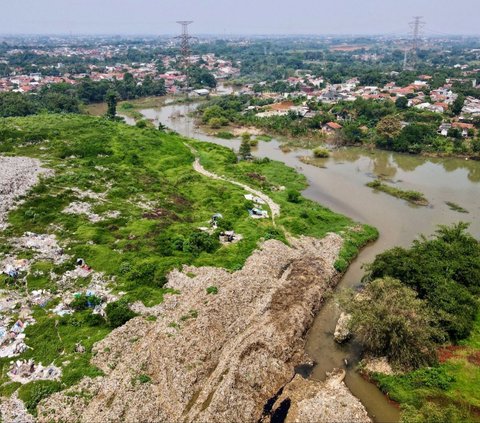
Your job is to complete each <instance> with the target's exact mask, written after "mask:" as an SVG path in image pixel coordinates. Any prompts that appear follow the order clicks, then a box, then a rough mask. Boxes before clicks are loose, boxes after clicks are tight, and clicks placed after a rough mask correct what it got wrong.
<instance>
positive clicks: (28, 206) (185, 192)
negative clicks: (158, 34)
mask: <svg viewBox="0 0 480 423" xmlns="http://www.w3.org/2000/svg"><path fill="white" fill-rule="evenodd" d="M142 105H143V106H145V105H144V104H142ZM136 107H138V105H135V106H134V108H133V110H135V108H136ZM126 109H128V110H131V109H132V108H130V107H129V106H128V105H127V106H126ZM185 141H186V140H185V139H184V138H182V137H179V136H177V135H173V134H166V133H164V132H161V131H157V130H155V129H152V128H148V127H147V128H135V127H130V126H127V125H125V124H123V123H120V122H111V121H108V120H106V119H104V118H96V117H89V116H80V115H69V116H64V115H41V116H32V117H27V118H12V119H4V120H2V122H1V123H0V152H1V153H2V154H5V155H18V156H30V157H37V158H39V159H41V160H42V161H43V162H44V165H45V166H47V167H50V168H51V169H53V170H54V171H55V174H54V176H52V177H49V178H47V179H43V180H42V181H41V182H40V183H39V184H38V185H37V186H36V187H35V188H34V189H32V190H31V192H30V193H29V195H28V196H27V197H26V198H25V201H24V202H23V203H22V204H20V205H19V207H18V208H17V209H15V210H13V211H11V213H10V214H9V223H10V226H9V227H8V229H6V230H5V231H4V232H2V233H0V254H5V253H8V252H9V251H10V249H11V248H10V247H8V245H9V242H8V240H9V238H11V237H14V236H21V235H22V234H23V233H24V232H26V231H31V232H36V233H40V234H55V235H56V237H57V238H58V240H59V242H60V244H61V245H62V247H64V249H65V251H66V252H67V253H68V254H69V256H71V258H70V259H69V260H67V261H66V262H65V263H63V264H61V265H54V264H53V263H51V262H49V261H46V260H40V261H37V262H35V263H34V264H33V266H32V270H33V272H32V273H31V274H30V275H29V276H28V277H27V286H26V289H27V290H29V291H32V290H34V289H49V290H50V291H52V292H57V291H58V287H57V286H56V284H55V283H54V282H53V281H52V279H51V277H50V273H51V272H53V273H55V274H57V275H62V274H63V273H64V272H65V271H67V270H71V269H73V268H74V266H75V258H77V257H82V258H84V259H85V260H86V262H87V263H88V264H89V265H90V266H91V267H92V268H93V269H94V270H95V271H98V272H104V273H105V275H106V276H108V277H111V278H114V280H115V284H114V286H113V290H114V291H117V292H118V291H123V292H125V297H124V298H125V299H126V301H128V302H130V303H131V302H133V301H138V300H139V301H142V302H143V303H144V304H145V305H147V306H152V305H155V304H158V303H160V302H161V301H163V298H164V296H165V295H174V294H175V293H174V292H173V291H171V290H167V289H165V288H164V285H165V283H166V275H167V274H168V272H170V271H171V270H172V269H174V268H181V267H182V266H183V265H184V264H188V265H196V266H205V265H207V266H216V267H224V268H226V269H228V270H231V271H234V270H238V269H240V268H241V267H242V266H243V264H244V263H245V260H246V259H247V258H248V257H249V256H250V255H251V253H252V252H253V251H254V250H255V249H256V248H257V246H258V245H259V242H260V241H261V240H265V239H272V238H275V239H279V240H281V241H283V242H287V241H286V239H287V234H289V235H310V236H314V237H319V238H321V237H323V236H325V235H326V234H327V233H328V232H336V233H339V234H340V235H342V236H343V237H344V239H345V244H344V247H343V249H342V251H341V254H340V258H339V260H338V261H337V263H336V267H337V269H338V270H340V271H343V270H345V269H346V267H347V266H348V263H349V262H350V261H351V260H352V259H353V257H354V256H355V255H356V254H357V252H358V250H359V248H361V246H362V245H364V244H365V243H367V242H369V241H370V240H372V239H374V238H375V237H376V236H377V232H376V231H375V230H374V229H373V228H371V227H367V226H358V225H355V224H354V222H352V221H351V220H350V219H348V218H346V217H344V216H341V215H338V214H336V213H333V212H331V211H330V210H328V209H326V208H324V207H322V206H321V205H319V204H317V203H315V202H312V201H309V200H307V199H305V198H302V197H298V198H297V197H296V201H295V202H291V201H289V197H288V193H289V192H292V191H302V190H303V189H304V188H305V187H306V180H305V178H304V177H303V176H301V175H299V174H298V173H296V172H295V171H294V170H293V169H291V168H288V167H286V166H285V165H283V164H281V163H279V162H274V161H269V160H262V161H254V162H240V163H238V164H237V160H236V156H235V154H234V153H233V152H232V151H231V150H229V149H226V148H222V147H219V146H215V145H212V144H207V143H200V142H196V141H193V140H190V141H188V142H189V143H190V144H191V145H192V146H194V147H195V149H197V150H198V151H199V154H200V156H201V161H202V164H203V165H204V166H205V167H206V168H207V169H209V170H211V171H213V172H215V173H218V174H220V175H226V176H228V177H229V178H232V179H235V180H238V181H241V182H245V183H247V184H248V185H250V186H252V187H254V188H258V189H261V190H262V191H264V192H265V193H267V194H268V195H270V196H271V197H272V198H273V199H274V201H276V202H278V203H279V204H280V205H281V208H282V211H281V215H280V217H279V218H278V219H277V220H276V223H277V225H276V226H274V225H273V224H272V221H271V220H269V219H261V220H255V219H251V218H250V217H249V215H248V208H251V206H252V204H251V203H250V202H249V201H247V200H245V198H244V194H245V191H244V190H243V189H242V188H240V187H238V186H235V185H233V184H229V183H225V182H222V181H218V180H213V179H210V178H208V177H204V176H202V175H200V174H198V173H197V172H195V171H194V170H193V167H192V164H193V161H194V154H193V153H192V152H191V150H190V148H189V146H188V145H186V144H185ZM78 190H80V191H83V192H87V191H88V192H93V193H94V196H95V195H97V196H98V198H84V199H81V198H79V195H78V193H77V191H78ZM290 200H291V198H290ZM73 201H83V202H88V203H90V205H91V209H92V212H93V213H96V214H98V215H100V216H103V217H104V219H103V220H101V221H99V222H92V221H90V220H89V219H88V218H87V216H85V215H74V214H66V213H64V212H63V210H64V209H65V208H66V207H67V206H68V205H69V204H70V203H72V202H73ZM109 212H110V213H111V212H116V213H115V214H112V215H110V216H111V217H107V215H106V214H107V213H109ZM214 213H221V214H222V215H223V217H224V219H223V220H224V222H225V224H228V226H229V228H231V229H234V230H235V231H236V232H237V233H239V234H242V235H243V240H242V241H240V242H238V243H235V244H232V245H228V246H222V245H220V244H219V243H218V241H217V238H216V236H212V237H208V236H205V235H199V230H198V228H199V227H204V226H209V220H210V218H211V216H212V215H213V214H214ZM199 240H200V241H199ZM199 242H200V244H199ZM21 256H22V257H23V256H24V257H28V258H32V257H33V254H32V253H31V252H28V251H27V252H25V253H22V254H21ZM0 282H1V283H2V288H4V287H5V286H4V283H5V281H4V280H3V279H2V281H0ZM87 283H88V280H83V281H82V280H81V281H78V289H80V288H81V287H83V286H85V285H86V284H87ZM10 288H12V287H10ZM21 289H22V290H24V289H25V287H22V288H21ZM209 289H210V288H209ZM210 291H211V292H210V293H211V294H213V295H214V294H215V292H216V288H215V287H211V289H210ZM57 302H58V300H57ZM54 306H55V302H52V303H51V304H48V305H47V306H46V307H45V308H40V307H39V308H36V309H35V310H34V317H35V320H36V323H35V324H34V325H32V326H29V327H27V329H26V332H25V333H26V342H27V345H28V346H29V347H31V349H29V350H27V351H26V352H25V353H23V354H22V355H21V356H20V357H19V358H20V359H30V358H32V359H34V360H35V362H37V363H39V362H41V363H43V364H44V365H48V364H50V363H54V364H55V365H57V366H59V367H61V368H62V378H61V380H60V381H58V382H34V383H29V384H27V385H24V386H22V387H21V388H20V390H19V395H20V397H21V398H23V399H24V400H25V401H26V404H27V407H28V409H29V410H30V411H31V412H32V413H34V412H35V409H36V405H37V404H38V402H39V401H40V400H42V399H43V398H44V397H46V396H48V395H50V394H51V393H53V392H56V391H58V390H60V389H65V388H66V387H69V386H72V385H73V384H75V383H77V382H78V381H79V380H80V379H81V378H82V377H84V376H91V377H95V376H98V375H100V374H101V372H100V371H99V370H98V369H97V368H95V367H93V366H91V365H90V358H91V351H92V347H93V344H94V343H95V342H97V341H99V340H100V339H102V338H104V337H105V336H106V335H107V334H108V333H109V332H110V331H111V328H110V327H109V326H108V324H107V322H105V321H104V320H103V319H99V318H98V317H96V316H93V315H92V314H91V311H90V310H84V311H78V312H75V313H74V314H73V315H72V316H66V317H63V318H62V317H59V316H56V315H54V314H51V313H49V312H47V310H48V309H50V308H53V307H54ZM194 317H195V316H194V313H193V312H192V313H191V315H189V316H188V318H194ZM77 343H81V344H82V346H83V347H85V350H86V352H85V353H78V352H76V349H75V347H76V344H77ZM9 362H10V359H2V360H0V371H1V374H0V392H1V393H2V394H5V395H11V394H12V393H13V392H14V391H15V390H17V389H18V388H19V386H18V385H17V384H12V383H10V381H9V379H8V377H7V376H6V372H7V371H8V369H9V367H10V363H9Z"/></svg>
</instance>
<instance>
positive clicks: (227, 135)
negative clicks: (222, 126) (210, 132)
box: [215, 131, 235, 140]
mask: <svg viewBox="0 0 480 423" xmlns="http://www.w3.org/2000/svg"><path fill="white" fill-rule="evenodd" d="M215 136H216V137H218V138H223V139H224V140H231V139H233V138H235V135H233V134H232V133H231V132H228V131H220V132H217V133H216V134H215Z"/></svg>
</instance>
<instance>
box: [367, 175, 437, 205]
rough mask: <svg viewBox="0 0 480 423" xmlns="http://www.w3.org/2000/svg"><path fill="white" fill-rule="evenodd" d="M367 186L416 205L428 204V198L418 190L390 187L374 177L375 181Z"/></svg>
mask: <svg viewBox="0 0 480 423" xmlns="http://www.w3.org/2000/svg"><path fill="white" fill-rule="evenodd" d="M367 187H370V188H373V189H375V190H377V191H382V192H384V193H386V194H388V195H391V196H392V197H397V198H401V199H403V200H405V201H408V202H409V203H412V204H415V205H417V206H428V200H427V199H426V198H425V196H424V195H423V194H422V193H421V192H418V191H409V190H403V189H400V188H396V187H392V186H390V185H387V184H384V183H383V182H382V181H380V180H378V179H376V180H375V181H372V182H369V183H368V184H367Z"/></svg>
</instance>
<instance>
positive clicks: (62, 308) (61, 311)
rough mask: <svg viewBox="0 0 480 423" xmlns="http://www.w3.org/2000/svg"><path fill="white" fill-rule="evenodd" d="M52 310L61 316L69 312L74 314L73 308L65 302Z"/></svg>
mask: <svg viewBox="0 0 480 423" xmlns="http://www.w3.org/2000/svg"><path fill="white" fill-rule="evenodd" d="M52 312H53V313H55V314H57V315H59V316H61V317H63V316H66V315H67V314H73V310H72V309H71V308H69V307H68V306H67V305H66V304H64V303H59V304H58V305H57V306H56V307H55V308H54V309H52Z"/></svg>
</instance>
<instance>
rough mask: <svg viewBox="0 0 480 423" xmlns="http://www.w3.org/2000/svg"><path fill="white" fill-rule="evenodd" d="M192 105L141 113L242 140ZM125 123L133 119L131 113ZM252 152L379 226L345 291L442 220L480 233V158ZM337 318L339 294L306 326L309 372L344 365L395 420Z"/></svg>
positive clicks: (377, 408) (190, 131)
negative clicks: (397, 194)
mask: <svg viewBox="0 0 480 423" xmlns="http://www.w3.org/2000/svg"><path fill="white" fill-rule="evenodd" d="M194 107H195V105H190V106H185V105H167V106H164V107H163V108H161V109H145V110H141V113H142V114H143V115H144V116H145V117H146V118H148V119H152V120H154V121H155V123H156V124H158V122H161V123H163V124H164V125H166V126H168V127H169V128H171V129H173V130H175V131H177V132H178V133H180V134H182V135H185V136H188V137H193V138H196V139H200V140H204V141H209V142H214V143H216V144H220V145H223V146H226V147H230V148H235V149H237V148H238V146H239V140H223V139H220V138H216V137H212V136H209V135H207V134H205V133H204V132H202V131H201V130H200V129H198V128H195V125H194V122H193V119H192V118H190V117H188V112H189V111H191V110H193V108H194ZM127 121H128V123H133V122H132V120H131V119H128V118H127ZM253 154H254V155H255V156H258V157H269V158H271V159H273V160H278V161H281V162H283V163H285V164H286V165H288V166H291V167H293V168H295V169H296V170H297V171H298V172H300V173H302V174H303V175H305V177H306V178H307V180H308V184H309V187H308V188H307V189H306V190H305V191H304V193H303V194H304V196H305V197H308V198H310V199H312V200H315V201H317V202H319V203H321V204H322V205H324V206H327V207H329V208H330V209H332V210H334V211H336V212H338V213H342V214H344V215H346V216H349V217H351V218H352V219H354V220H356V221H359V222H362V223H368V224H370V225H372V226H375V227H376V228H377V229H378V230H379V232H380V237H379V239H378V241H376V242H375V243H374V244H372V245H370V246H368V247H367V248H365V249H364V250H362V252H361V253H360V255H359V256H358V257H357V259H356V260H355V261H354V262H353V263H352V264H351V266H350V268H349V269H348V271H347V272H346V274H345V276H344V277H343V279H342V281H341V282H340V284H339V288H340V289H342V288H347V287H354V286H357V285H358V284H359V283H360V280H361V278H362V276H363V274H364V272H363V270H362V265H363V264H364V263H369V262H371V261H373V259H374V258H375V256H376V255H377V254H379V253H381V252H383V251H385V250H386V249H388V248H391V247H393V246H397V245H399V246H408V245H410V244H411V242H412V241H413V240H414V239H416V238H418V237H419V235H421V234H424V235H430V234H432V233H433V232H434V231H435V228H436V227H437V226H438V225H441V224H450V223H454V222H459V221H465V222H469V223H470V231H471V233H472V234H473V235H474V236H475V237H477V238H480V162H475V161H471V160H463V159H453V158H447V159H432V158H425V157H419V156H410V155H404V154H396V153H390V152H385V151H377V150H375V151H367V150H364V149H360V148H350V147H349V148H343V149H340V150H338V151H335V152H333V154H332V155H331V157H329V158H328V159H319V160H318V165H319V166H313V165H306V164H304V163H302V162H301V161H300V160H299V157H300V156H305V155H311V152H309V151H304V150H296V151H292V152H288V153H283V152H282V151H281V150H280V144H279V142H278V141H276V140H272V141H269V142H260V143H259V145H258V147H256V148H254V149H253ZM376 177H382V178H385V179H387V180H389V182H391V183H394V184H395V185H396V186H398V187H400V188H403V189H412V190H416V191H420V192H422V193H423V194H424V195H425V196H426V198H427V199H428V201H429V202H430V206H429V207H420V206H413V205H411V204H409V203H407V202H405V201H404V200H401V199H398V198H394V197H391V196H389V195H387V194H384V193H380V192H374V191H373V190H372V189H371V188H368V187H366V186H365V184H366V183H367V182H369V181H371V180H372V179H373V178H376ZM447 201H450V202H453V203H456V204H458V205H460V206H461V207H463V208H465V209H466V210H468V211H469V213H468V214H461V213H459V212H456V211H453V210H450V208H449V207H448V205H447V204H445V202H447ZM338 316H339V310H338V308H337V306H336V304H335V302H334V300H330V301H328V302H327V303H326V304H325V306H324V307H323V308H322V309H321V311H320V313H319V314H318V316H317V317H316V320H315V323H314V325H313V327H312V328H311V330H310V332H309V335H308V339H307V344H306V350H307V353H308V354H309V355H310V357H311V358H312V359H313V360H314V362H315V363H316V364H315V367H314V368H313V371H312V373H311V374H310V377H311V378H313V379H317V380H323V379H325V373H326V372H327V371H331V370H332V369H333V368H335V367H339V368H346V370H347V376H346V379H345V382H346V384H347V386H348V387H349V388H350V390H351V391H352V393H353V394H354V395H355V396H357V397H358V398H359V399H360V400H361V401H362V403H363V404H364V405H365V407H366V409H367V411H368V413H369V415H370V416H371V417H372V418H373V419H374V420H375V421H377V422H397V421H398V419H399V410H398V408H397V407H395V406H394V405H393V404H391V403H390V402H389V401H388V400H387V398H386V397H385V396H384V395H383V394H382V393H381V392H380V391H379V390H378V389H377V388H376V386H374V385H373V384H371V383H369V382H367V381H365V380H364V379H363V378H362V377H361V376H360V375H359V374H358V373H357V372H356V371H355V366H356V364H357V363H358V356H359V351H358V348H356V346H355V345H354V344H352V343H349V344H347V345H344V346H340V345H338V344H337V343H335V341H334V340H333V332H334V329H335V325H336V321H337V319H338ZM345 359H346V361H347V364H345Z"/></svg>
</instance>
